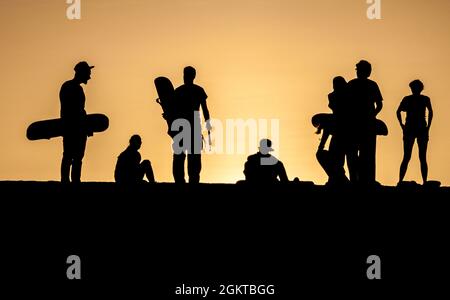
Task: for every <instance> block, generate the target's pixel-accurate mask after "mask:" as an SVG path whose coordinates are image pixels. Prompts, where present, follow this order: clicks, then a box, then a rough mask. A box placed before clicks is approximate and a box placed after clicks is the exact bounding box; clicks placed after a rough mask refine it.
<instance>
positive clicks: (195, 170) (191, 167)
mask: <svg viewBox="0 0 450 300" xmlns="http://www.w3.org/2000/svg"><path fill="white" fill-rule="evenodd" d="M201 170H202V156H201V154H189V155H188V174H189V183H199V182H200V171H201Z"/></svg>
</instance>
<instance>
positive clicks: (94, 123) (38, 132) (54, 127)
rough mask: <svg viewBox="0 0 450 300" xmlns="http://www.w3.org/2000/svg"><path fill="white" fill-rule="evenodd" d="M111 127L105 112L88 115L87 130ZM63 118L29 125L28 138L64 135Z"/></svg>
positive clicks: (94, 130) (47, 137) (93, 131)
mask: <svg viewBox="0 0 450 300" xmlns="http://www.w3.org/2000/svg"><path fill="white" fill-rule="evenodd" d="M108 127H109V119H108V117H107V116H105V115H103V114H89V115H86V132H92V133H95V132H103V131H105V130H106V129H108ZM63 131H64V128H63V123H62V120H61V119H50V120H43V121H37V122H34V123H32V124H31V125H30V126H28V129H27V138H28V139H29V140H30V141H35V140H43V139H51V138H55V137H60V136H62V135H63Z"/></svg>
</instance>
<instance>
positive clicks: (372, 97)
mask: <svg viewBox="0 0 450 300" xmlns="http://www.w3.org/2000/svg"><path fill="white" fill-rule="evenodd" d="M371 73H372V66H371V64H370V63H369V62H367V61H365V60H361V61H360V62H359V63H358V64H357V65H356V75H357V78H356V79H353V80H351V81H350V82H349V83H348V89H349V100H350V103H349V116H351V118H350V119H351V120H352V121H353V123H352V132H351V133H350V135H351V138H350V144H349V147H350V152H351V155H350V157H354V158H355V160H356V161H355V162H351V163H350V165H349V166H351V170H350V178H351V180H352V182H355V183H356V182H357V183H360V184H363V185H372V184H374V183H375V154H376V131H375V124H376V116H377V114H378V113H379V112H380V111H381V109H382V108H383V102H382V101H383V97H382V96H381V92H380V89H379V87H378V85H377V83H376V82H375V81H372V80H370V79H369V77H370V74H371ZM356 158H357V159H356Z"/></svg>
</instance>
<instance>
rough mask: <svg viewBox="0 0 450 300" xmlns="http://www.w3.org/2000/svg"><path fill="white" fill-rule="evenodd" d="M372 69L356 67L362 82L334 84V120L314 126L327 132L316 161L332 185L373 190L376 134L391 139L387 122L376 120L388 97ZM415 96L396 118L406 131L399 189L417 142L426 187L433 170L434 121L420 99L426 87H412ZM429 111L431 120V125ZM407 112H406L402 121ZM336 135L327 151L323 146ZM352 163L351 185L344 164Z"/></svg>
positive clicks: (407, 99)
mask: <svg viewBox="0 0 450 300" xmlns="http://www.w3.org/2000/svg"><path fill="white" fill-rule="evenodd" d="M371 71H372V66H371V64H370V63H369V62H367V61H365V60H362V61H360V62H359V63H358V64H357V65H356V73H357V78H356V79H353V80H351V81H350V82H348V83H347V82H346V80H345V79H344V78H343V77H341V76H338V77H335V78H334V79H333V92H332V93H330V94H329V95H328V99H329V105H328V106H329V107H330V109H331V110H332V112H333V114H332V118H326V117H328V116H326V115H324V114H319V115H316V116H314V117H313V119H312V123H313V125H314V126H315V127H317V128H318V133H320V132H322V131H323V135H322V139H321V142H320V144H319V147H318V150H317V159H318V160H319V162H320V163H321V165H322V166H323V168H324V169H325V171H326V172H327V174H328V175H329V181H328V183H329V184H336V185H341V184H345V183H348V182H351V183H354V184H361V185H372V184H374V183H376V181H375V155H376V137H377V135H387V128H386V126H385V124H384V123H383V122H381V121H380V120H377V118H376V117H377V115H378V113H379V112H380V111H381V109H382V108H383V102H382V101H383V98H382V95H381V92H380V89H379V87H378V85H377V84H376V82H374V81H372V80H370V79H369V77H370V75H371ZM410 88H411V91H412V95H410V96H407V97H405V98H404V99H403V100H402V101H401V103H400V106H399V107H398V109H397V118H398V121H399V123H400V125H401V127H402V129H403V142H404V156H403V161H402V163H401V167H400V175H399V184H401V183H402V181H403V179H404V177H405V174H406V170H407V167H408V163H409V160H410V158H411V152H412V148H413V145H414V142H415V140H416V139H417V143H418V146H419V158H420V162H421V171H422V179H423V182H424V184H425V183H426V182H427V176H428V166H427V161H426V152H427V145H428V136H429V129H430V126H431V122H432V119H433V109H432V106H431V101H430V98H429V97H427V96H424V95H421V92H422V91H423V88H424V86H423V83H422V82H421V81H420V80H414V81H412V82H411V83H410ZM426 110H428V120H426ZM402 112H405V113H406V122H403V119H402ZM330 135H331V136H332V138H331V141H330V145H329V149H328V151H325V150H324V146H325V144H326V142H327V140H328V137H329V136H330ZM345 160H346V161H347V167H348V170H349V173H350V174H349V175H350V180H349V179H348V178H347V177H346V176H345V171H344V162H345Z"/></svg>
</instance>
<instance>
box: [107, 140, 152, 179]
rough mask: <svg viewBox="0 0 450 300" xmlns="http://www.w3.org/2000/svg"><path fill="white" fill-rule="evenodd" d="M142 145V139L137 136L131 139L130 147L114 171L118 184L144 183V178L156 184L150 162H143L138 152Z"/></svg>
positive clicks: (122, 155)
mask: <svg viewBox="0 0 450 300" xmlns="http://www.w3.org/2000/svg"><path fill="white" fill-rule="evenodd" d="M141 145H142V140H141V137H140V136H139V135H137V134H135V135H133V136H132V137H131V138H130V145H129V146H128V147H127V149H125V151H123V152H122V153H121V154H120V155H119V157H118V158H117V164H116V169H115V171H114V178H115V180H116V182H117V183H120V184H138V183H141V182H144V176H146V177H147V180H148V182H150V183H154V182H155V177H154V175H153V169H152V165H151V163H150V161H149V160H144V161H142V162H141V154H140V153H139V151H138V150H139V149H140V148H141Z"/></svg>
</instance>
